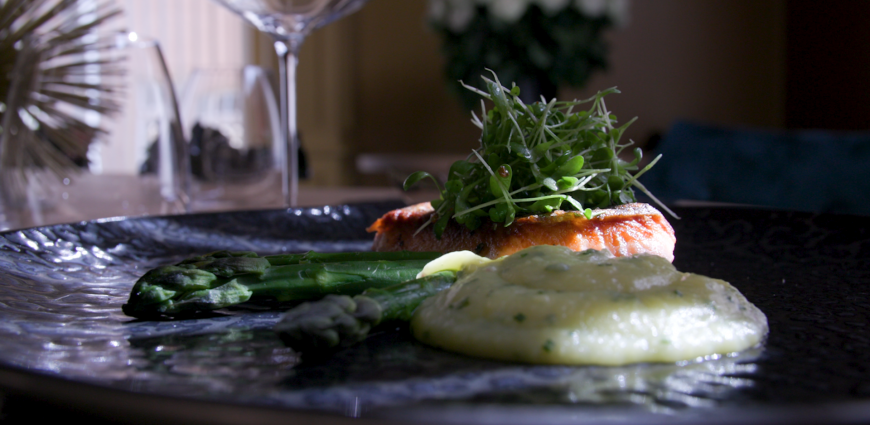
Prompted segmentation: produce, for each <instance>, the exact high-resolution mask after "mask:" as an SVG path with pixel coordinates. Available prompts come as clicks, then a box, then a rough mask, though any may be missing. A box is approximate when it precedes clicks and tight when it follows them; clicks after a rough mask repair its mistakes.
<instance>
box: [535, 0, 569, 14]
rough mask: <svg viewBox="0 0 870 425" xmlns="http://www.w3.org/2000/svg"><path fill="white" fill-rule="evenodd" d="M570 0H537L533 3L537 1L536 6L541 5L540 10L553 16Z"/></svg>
mask: <svg viewBox="0 0 870 425" xmlns="http://www.w3.org/2000/svg"><path fill="white" fill-rule="evenodd" d="M570 2H571V0H537V1H536V2H535V3H538V6H540V7H541V10H543V11H544V13H546V14H547V15H550V16H553V15H555V14H556V12H559V11H561V10H562V9H564V8H565V7H566V6H568V3H570Z"/></svg>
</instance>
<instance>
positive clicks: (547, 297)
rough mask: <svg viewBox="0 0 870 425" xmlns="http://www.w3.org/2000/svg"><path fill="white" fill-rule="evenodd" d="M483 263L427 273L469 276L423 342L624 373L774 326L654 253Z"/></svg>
mask: <svg viewBox="0 0 870 425" xmlns="http://www.w3.org/2000/svg"><path fill="white" fill-rule="evenodd" d="M474 257H476V256H473V255H471V256H469V255H468V254H455V256H451V255H450V254H448V255H447V256H444V257H442V259H441V260H440V262H439V263H436V264H434V265H433V267H428V268H427V269H425V270H424V271H423V274H428V273H430V272H433V271H436V270H438V269H442V270H443V269H454V270H459V269H461V272H460V273H459V278H458V279H457V281H456V283H455V284H453V286H452V287H451V288H450V289H449V290H447V291H444V292H441V293H439V294H438V295H436V296H434V297H431V298H429V299H427V300H426V301H424V302H423V304H421V305H420V307H419V308H418V309H417V311H416V312H415V313H414V317H413V319H412V321H411V329H412V332H413V334H414V337H416V338H417V339H418V340H420V341H422V342H424V343H426V344H429V345H433V346H436V347H440V348H444V349H446V350H450V351H455V352H459V353H463V354H467V355H472V356H478V357H486V358H492V359H500V360H509V361H519V362H528V363H548V364H597V365H621V364H627V363H635V362H674V361H679V360H689V359H694V358H697V357H701V356H707V355H711V354H716V353H720V354H724V353H730V352H736V351H740V350H743V349H745V348H749V347H751V346H753V345H756V344H758V343H759V342H760V341H761V340H762V339H763V338H764V336H765V335H766V334H767V330H768V328H767V318H766V317H765V316H764V314H763V313H762V312H761V311H760V310H759V309H758V308H756V307H755V306H754V305H752V304H751V303H750V302H749V301H747V300H746V298H745V297H744V296H743V295H742V294H741V293H740V292H738V291H737V289H735V288H734V287H732V286H731V285H730V284H728V283H727V282H725V281H722V280H718V279H712V278H708V277H705V276H700V275H696V274H691V273H681V272H679V271H677V270H676V269H675V268H674V266H673V265H672V264H671V263H670V262H668V261H667V260H666V259H664V258H661V257H657V256H654V255H636V256H632V257H621V258H615V257H613V255H612V254H610V253H609V252H607V251H592V250H590V251H584V252H575V251H572V250H570V249H567V248H564V247H556V246H544V245H541V246H535V247H532V248H528V249H525V250H522V251H520V252H518V253H516V254H513V255H510V256H507V257H503V258H501V259H498V260H494V261H490V260H486V259H475V258H474Z"/></svg>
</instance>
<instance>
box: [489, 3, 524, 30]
mask: <svg viewBox="0 0 870 425" xmlns="http://www.w3.org/2000/svg"><path fill="white" fill-rule="evenodd" d="M528 6H529V1H528V0H490V2H489V7H488V9H489V13H490V15H492V16H494V17H496V18H498V19H500V20H502V21H504V22H506V23H509V24H512V23H514V22H516V21H519V20H520V18H522V17H523V14H524V13H526V8H527V7H528Z"/></svg>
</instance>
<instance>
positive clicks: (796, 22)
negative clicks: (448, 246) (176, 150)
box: [127, 0, 870, 186]
mask: <svg viewBox="0 0 870 425" xmlns="http://www.w3.org/2000/svg"><path fill="white" fill-rule="evenodd" d="M127 1H133V0H127ZM187 1H191V0H186V1H185V2H178V3H186V2H187ZM196 1H200V0H196ZM202 7H204V8H207V7H212V8H217V6H215V5H214V4H211V3H209V2H204V6H202ZM203 10H204V9H203ZM203 10H200V11H199V12H196V13H194V14H192V15H191V18H190V19H194V20H196V19H209V18H207V17H208V16H215V15H209V14H210V13H213V12H206V11H203ZM868 12H870V2H864V1H834V2H814V1H804V0H768V1H761V2H759V1H754V0H701V1H698V0H656V1H636V0H635V1H631V3H630V6H629V15H630V17H629V20H628V22H627V25H625V26H624V27H622V28H617V29H613V30H611V31H609V33H608V34H607V40H608V42H609V47H610V53H609V61H610V66H609V68H608V69H607V70H606V71H604V72H600V73H598V74H596V75H595V76H594V77H593V78H592V80H591V81H590V82H589V84H588V85H587V86H586V87H583V88H569V87H562V88H560V90H559V93H560V97H563V98H573V97H586V96H588V95H589V94H590V93H594V92H595V91H597V90H600V89H604V88H608V87H611V86H617V87H618V88H619V89H620V90H621V91H622V94H620V95H616V96H612V97H610V98H608V106H609V108H610V109H611V110H612V111H613V112H614V113H615V114H616V115H617V116H618V117H620V119H621V120H623V121H625V120H628V119H630V118H632V117H635V116H636V117H638V121H637V122H636V123H635V124H633V126H632V127H631V128H630V129H629V131H628V133H627V135H626V136H627V137H629V138H631V139H632V140H634V141H635V142H637V143H638V144H640V145H641V146H643V145H644V144H646V143H647V141H648V140H650V139H651V138H654V137H655V136H657V135H661V134H663V133H665V132H666V131H667V130H668V128H669V126H670V125H671V123H673V122H674V120H677V119H688V120H698V121H703V122H710V123H718V124H725V125H732V126H759V127H768V128H833V129H841V130H844V129H866V127H867V125H866V124H865V123H866V121H867V118H868V116H870V106H868V102H867V101H866V100H867V99H868V95H870V93H868V90H870V86H868V85H866V84H862V81H863V80H864V79H866V78H865V77H866V76H867V75H868V74H870V55H868V54H867V53H865V51H866V50H867V48H868V47H870V26H868V25H866V23H864V22H863V21H862V19H864V17H866V16H868ZM426 13H427V3H426V1H425V0H371V1H370V2H369V3H368V4H367V5H366V6H365V7H364V8H363V9H362V10H361V11H360V12H359V13H357V14H355V15H352V16H350V17H348V18H345V19H342V20H340V21H338V22H336V23H334V24H332V25H330V26H327V27H325V28H322V29H319V30H317V31H316V32H315V33H314V34H313V35H312V36H311V37H309V39H308V40H307V41H306V42H305V44H304V45H303V47H302V53H301V58H300V68H299V87H300V93H299V99H300V100H299V101H300V106H299V109H300V116H299V119H300V121H299V126H300V129H301V133H302V138H303V144H304V146H305V148H306V150H307V152H308V156H309V159H310V163H311V165H312V171H313V174H312V177H311V178H310V179H309V181H308V182H307V183H306V184H309V185H319V186H328V185H357V184H359V185H382V184H391V182H390V181H389V180H388V179H387V178H386V177H385V176H384V175H369V174H361V173H359V172H358V170H357V167H356V159H357V158H358V156H359V155H361V154H385V153H404V154H419V155H422V157H423V158H432V160H433V161H434V160H435V159H437V158H438V155H444V156H447V157H450V156H456V155H465V154H467V153H468V152H469V150H470V149H471V148H473V147H476V146H477V137H478V131H477V129H476V128H475V127H474V126H472V125H471V124H470V122H469V118H470V115H469V112H468V111H466V110H464V109H463V108H462V107H461V106H460V104H459V102H458V101H457V100H456V99H455V98H454V97H453V95H452V94H451V93H449V92H448V91H447V90H446V87H445V84H444V78H443V73H442V65H443V58H442V56H441V53H440V40H439V38H438V36H437V34H435V33H434V32H433V31H432V30H431V29H430V28H429V27H428V25H427V22H426ZM212 19H214V18H212ZM238 22H239V23H240V22H241V20H240V19H239V20H238ZM178 25H197V24H194V23H191V22H183V23H178ZM228 25H229V24H228ZM232 25H237V24H235V23H234V24H232ZM212 27H213V29H212V30H213V31H216V33H219V32H221V31H224V30H222V29H221V28H220V27H218V26H214V25H213V26H212ZM242 28H243V29H242V30H241V31H242V32H243V33H244V35H243V36H242V38H243V40H244V43H245V44H244V48H243V52H242V53H241V54H242V55H243V59H244V60H245V61H247V62H254V63H259V64H262V65H264V66H267V67H274V66H275V62H274V59H273V58H272V56H273V55H272V52H271V45H270V41H269V40H268V39H267V38H265V37H263V36H260V35H257V34H256V33H255V32H254V31H253V30H251V29H250V28H248V27H244V26H242ZM157 32H159V31H157ZM170 32H171V31H170ZM200 42H201V43H203V49H214V48H215V46H214V44H215V43H219V41H218V38H217V37H214V38H209V37H206V40H201V41H200ZM164 43H170V44H171V43H173V41H172V39H171V38H169V39H167V40H165V41H164ZM209 43H211V44H209ZM217 48H218V49H224V48H227V49H229V48H232V46H231V45H218V46H217ZM207 51H211V50H207ZM169 59H170V65H169V66H170V68H173V67H178V65H176V64H173V63H172V61H173V58H172V57H171V54H170V58H169ZM187 66H190V65H187ZM173 74H174V75H175V76H176V79H177V82H179V84H180V83H181V82H182V81H183V79H184V76H183V75H182V72H181V71H177V72H173Z"/></svg>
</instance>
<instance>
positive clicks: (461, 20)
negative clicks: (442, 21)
mask: <svg viewBox="0 0 870 425" xmlns="http://www.w3.org/2000/svg"><path fill="white" fill-rule="evenodd" d="M447 6H448V7H447V22H446V24H447V27H448V28H450V30H451V31H453V32H456V33H459V32H463V31H465V28H466V27H468V24H470V23H471V20H472V19H474V14H475V13H476V12H477V10H476V8H477V5H476V4H474V2H472V1H468V0H450V1H448V2H447Z"/></svg>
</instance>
